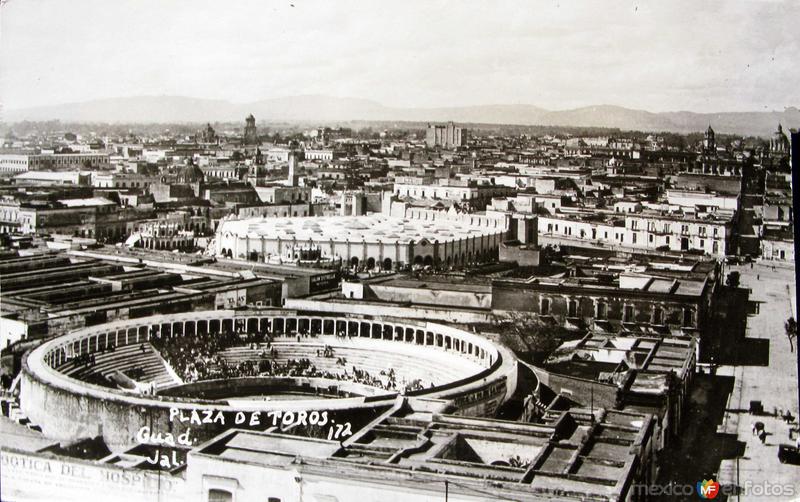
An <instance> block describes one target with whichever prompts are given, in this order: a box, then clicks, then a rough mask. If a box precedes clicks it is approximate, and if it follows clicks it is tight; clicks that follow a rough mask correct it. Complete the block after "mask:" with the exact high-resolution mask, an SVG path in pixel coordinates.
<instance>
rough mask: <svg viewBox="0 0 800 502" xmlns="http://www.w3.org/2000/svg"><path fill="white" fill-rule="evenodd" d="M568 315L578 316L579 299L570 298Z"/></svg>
mask: <svg viewBox="0 0 800 502" xmlns="http://www.w3.org/2000/svg"><path fill="white" fill-rule="evenodd" d="M567 317H578V301H577V300H570V301H569V303H568V304H567Z"/></svg>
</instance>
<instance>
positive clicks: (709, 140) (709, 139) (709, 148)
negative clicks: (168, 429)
mask: <svg viewBox="0 0 800 502" xmlns="http://www.w3.org/2000/svg"><path fill="white" fill-rule="evenodd" d="M715 136H716V135H715V134H714V129H712V128H711V124H709V125H708V129H706V134H705V138H704V139H703V150H704V151H706V152H708V153H713V152H716V151H717V141H716V139H715Z"/></svg>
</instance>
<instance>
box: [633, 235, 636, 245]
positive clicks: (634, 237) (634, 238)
mask: <svg viewBox="0 0 800 502" xmlns="http://www.w3.org/2000/svg"><path fill="white" fill-rule="evenodd" d="M633 243H634V244H636V234H633Z"/></svg>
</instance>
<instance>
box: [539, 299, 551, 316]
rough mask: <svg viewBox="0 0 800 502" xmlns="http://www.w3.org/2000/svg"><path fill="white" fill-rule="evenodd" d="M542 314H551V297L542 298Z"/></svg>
mask: <svg viewBox="0 0 800 502" xmlns="http://www.w3.org/2000/svg"><path fill="white" fill-rule="evenodd" d="M539 313H540V314H541V315H549V314H550V299H548V298H542V305H541V308H540V310H539Z"/></svg>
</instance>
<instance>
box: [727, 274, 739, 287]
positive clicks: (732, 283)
mask: <svg viewBox="0 0 800 502" xmlns="http://www.w3.org/2000/svg"><path fill="white" fill-rule="evenodd" d="M741 277H742V274H740V273H739V271H738V270H734V271H733V272H731V273H729V274H728V278H727V279H726V280H725V284H727V285H728V286H729V287H731V288H738V287H739V281H740V279H741Z"/></svg>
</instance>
